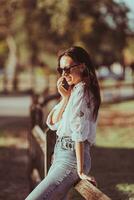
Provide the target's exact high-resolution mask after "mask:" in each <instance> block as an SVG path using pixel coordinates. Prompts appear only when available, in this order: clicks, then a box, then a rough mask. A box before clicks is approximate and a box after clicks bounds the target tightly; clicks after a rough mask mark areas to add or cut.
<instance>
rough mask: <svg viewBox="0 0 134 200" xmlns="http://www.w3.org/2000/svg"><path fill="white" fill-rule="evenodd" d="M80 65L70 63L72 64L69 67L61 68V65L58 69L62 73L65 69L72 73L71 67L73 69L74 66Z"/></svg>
mask: <svg viewBox="0 0 134 200" xmlns="http://www.w3.org/2000/svg"><path fill="white" fill-rule="evenodd" d="M78 65H80V63H76V64H73V65H70V66H68V67H64V68H63V69H62V68H60V67H57V71H58V72H59V74H62V73H63V71H64V72H65V73H66V74H70V73H71V69H72V68H73V67H76V66H78Z"/></svg>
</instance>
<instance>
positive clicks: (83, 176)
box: [78, 172, 97, 187]
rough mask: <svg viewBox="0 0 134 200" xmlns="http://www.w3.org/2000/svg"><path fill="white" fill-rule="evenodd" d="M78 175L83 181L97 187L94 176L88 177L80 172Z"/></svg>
mask: <svg viewBox="0 0 134 200" xmlns="http://www.w3.org/2000/svg"><path fill="white" fill-rule="evenodd" d="M78 175H79V177H80V178H81V179H82V180H88V181H89V182H91V183H92V184H93V185H94V186H96V187H97V182H96V180H95V178H94V177H93V176H88V175H86V174H84V173H83V172H81V173H80V172H78Z"/></svg>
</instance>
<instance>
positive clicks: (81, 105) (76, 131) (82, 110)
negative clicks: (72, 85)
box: [70, 88, 93, 142]
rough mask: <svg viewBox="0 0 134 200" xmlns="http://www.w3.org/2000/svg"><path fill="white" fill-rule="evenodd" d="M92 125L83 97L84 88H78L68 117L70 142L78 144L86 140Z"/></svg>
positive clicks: (88, 109)
mask: <svg viewBox="0 0 134 200" xmlns="http://www.w3.org/2000/svg"><path fill="white" fill-rule="evenodd" d="M92 123H93V122H92V120H91V110H90V108H89V106H88V104H87V100H86V96H85V95H84V88H79V90H77V91H75V95H74V98H73V105H72V114H71V117H70V128H71V131H72V140H73V141H77V142H80V141H84V140H86V139H88V137H89V135H90V131H91V128H92V127H91V126H92Z"/></svg>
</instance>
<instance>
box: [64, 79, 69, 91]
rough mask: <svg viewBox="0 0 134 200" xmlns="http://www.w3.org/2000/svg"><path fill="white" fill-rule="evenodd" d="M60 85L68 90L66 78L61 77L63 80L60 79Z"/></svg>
mask: <svg viewBox="0 0 134 200" xmlns="http://www.w3.org/2000/svg"><path fill="white" fill-rule="evenodd" d="M62 86H63V87H64V88H65V89H66V90H68V89H69V85H68V83H67V81H66V79H65V78H63V81H62Z"/></svg>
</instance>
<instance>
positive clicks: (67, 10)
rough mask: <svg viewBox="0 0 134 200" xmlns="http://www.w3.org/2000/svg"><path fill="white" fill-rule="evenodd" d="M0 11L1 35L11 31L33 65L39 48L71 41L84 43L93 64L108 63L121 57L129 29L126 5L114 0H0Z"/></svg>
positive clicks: (56, 47) (52, 48) (51, 48)
mask: <svg viewBox="0 0 134 200" xmlns="http://www.w3.org/2000/svg"><path fill="white" fill-rule="evenodd" d="M0 11H1V13H2V14H3V18H1V19H0V20H1V24H4V25H3V26H4V28H3V26H2V27H0V36H1V35H3V37H4V39H5V38H6V36H7V35H8V34H11V35H13V36H14V38H15V41H16V44H17V48H18V52H19V55H20V57H21V56H22V53H21V52H24V51H25V50H26V52H27V55H28V57H26V56H24V57H25V58H26V59H29V60H31V63H32V64H33V65H34V64H35V63H37V62H38V60H39V57H40V54H42V52H44V51H48V52H51V53H57V51H58V50H59V49H61V48H67V47H69V46H71V45H82V46H83V47H85V48H86V49H87V50H88V51H89V52H90V53H91V55H92V58H93V60H94V62H95V63H96V64H101V63H106V64H111V63H112V62H113V61H114V60H121V59H122V52H123V49H124V47H125V46H126V38H127V34H128V33H129V32H130V30H129V28H128V19H127V12H128V8H127V7H126V6H125V5H124V4H117V3H115V2H114V1H113V0H99V1H96V2H95V3H94V1H91V0H89V1H88V0H83V1H82V0H63V1H61V0H51V1H50V0H29V1H27V0H20V1H17V0H2V4H1V8H0ZM1 37H2V36H1ZM5 41H6V40H5ZM28 52H29V53H28ZM44 56H45V54H44Z"/></svg>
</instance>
